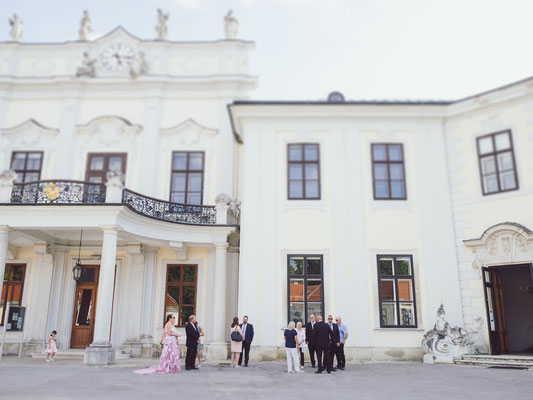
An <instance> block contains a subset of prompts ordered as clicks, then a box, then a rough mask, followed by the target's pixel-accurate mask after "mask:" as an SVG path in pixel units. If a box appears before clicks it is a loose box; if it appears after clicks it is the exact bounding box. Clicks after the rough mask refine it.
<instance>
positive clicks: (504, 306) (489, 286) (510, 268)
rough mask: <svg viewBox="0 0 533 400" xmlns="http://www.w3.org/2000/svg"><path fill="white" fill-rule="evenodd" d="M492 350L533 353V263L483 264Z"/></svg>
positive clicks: (508, 352)
mask: <svg viewBox="0 0 533 400" xmlns="http://www.w3.org/2000/svg"><path fill="white" fill-rule="evenodd" d="M483 283H484V286H485V301H486V305H487V317H488V321H489V336H490V346H491V349H492V354H494V355H497V354H510V353H514V354H516V353H525V354H533V265H532V264H521V265H506V266H493V267H484V268H483Z"/></svg>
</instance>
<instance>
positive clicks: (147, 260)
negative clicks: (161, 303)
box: [140, 248, 157, 357]
mask: <svg viewBox="0 0 533 400" xmlns="http://www.w3.org/2000/svg"><path fill="white" fill-rule="evenodd" d="M156 257H157V249H154V248H145V250H144V277H143V278H144V279H143V292H142V306H141V307H142V308H141V336H140V339H141V357H152V342H153V340H152V330H153V325H152V324H153V319H152V314H153V312H152V310H153V309H154V282H155V279H154V278H155V268H156Z"/></svg>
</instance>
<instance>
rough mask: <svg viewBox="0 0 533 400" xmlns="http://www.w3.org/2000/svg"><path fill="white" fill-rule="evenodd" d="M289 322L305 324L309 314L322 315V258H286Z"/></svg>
mask: <svg viewBox="0 0 533 400" xmlns="http://www.w3.org/2000/svg"><path fill="white" fill-rule="evenodd" d="M287 264H288V265H287V275H288V293H289V296H288V303H287V304H288V316H289V321H294V322H301V323H302V324H305V322H306V321H308V320H309V315H311V314H315V315H318V314H324V290H323V287H324V275H323V268H322V256H288V257H287Z"/></svg>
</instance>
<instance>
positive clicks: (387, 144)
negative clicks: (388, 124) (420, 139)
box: [370, 142, 407, 201]
mask: <svg viewBox="0 0 533 400" xmlns="http://www.w3.org/2000/svg"><path fill="white" fill-rule="evenodd" d="M374 146H385V151H386V154H387V159H386V160H385V161H379V160H374ZM389 146H400V149H401V152H402V160H401V161H390V160H389ZM370 159H371V163H372V192H373V196H374V200H377V201H379V200H387V201H388V200H393V201H394V200H407V175H406V174H405V151H404V149H403V143H390V142H389V143H371V144H370ZM375 164H387V185H388V188H389V196H388V197H376V176H375V173H374V165H375ZM391 164H401V165H402V174H403V179H402V181H403V193H404V196H403V197H391V196H392V191H391V178H390V167H389V166H390V165H391ZM395 181H397V179H395Z"/></svg>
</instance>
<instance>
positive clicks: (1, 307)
mask: <svg viewBox="0 0 533 400" xmlns="http://www.w3.org/2000/svg"><path fill="white" fill-rule="evenodd" d="M25 274H26V265H21V264H6V267H5V271H4V280H3V284H2V293H1V295H0V317H1V318H2V319H0V326H3V325H4V318H5V315H4V314H5V311H6V309H7V304H8V303H10V304H12V305H13V306H20V305H21V303H22V292H23V289H24V278H25Z"/></svg>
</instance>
